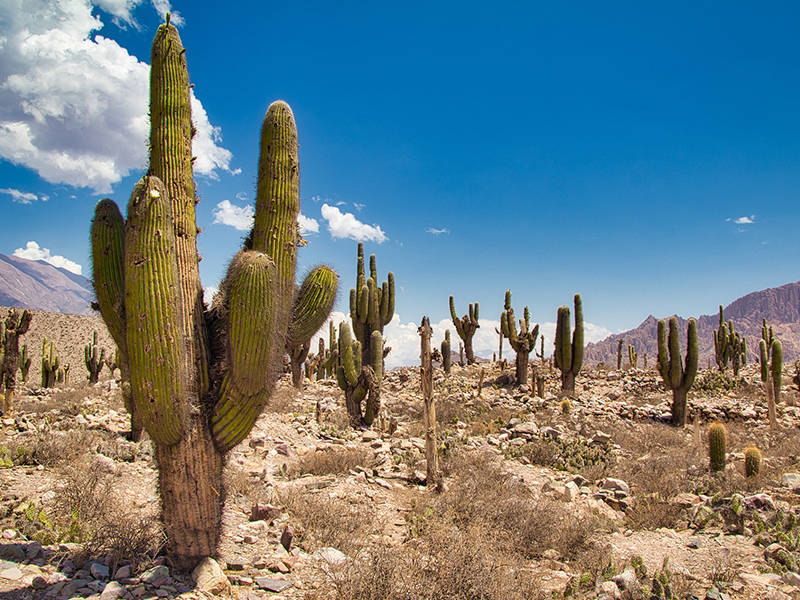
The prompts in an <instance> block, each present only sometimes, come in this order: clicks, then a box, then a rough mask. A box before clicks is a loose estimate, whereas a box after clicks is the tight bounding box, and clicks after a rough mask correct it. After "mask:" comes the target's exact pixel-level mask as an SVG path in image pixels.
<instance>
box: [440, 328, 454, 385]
mask: <svg viewBox="0 0 800 600" xmlns="http://www.w3.org/2000/svg"><path fill="white" fill-rule="evenodd" d="M452 363H453V356H452V350H451V348H450V330H449V329H445V330H444V339H443V340H442V368H443V369H444V374H445V375H450V369H451V367H452Z"/></svg>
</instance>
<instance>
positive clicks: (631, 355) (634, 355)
mask: <svg viewBox="0 0 800 600" xmlns="http://www.w3.org/2000/svg"><path fill="white" fill-rule="evenodd" d="M628 363H629V364H630V365H631V369H635V368H636V367H637V366H638V364H639V353H638V352H636V348H634V347H633V344H628Z"/></svg>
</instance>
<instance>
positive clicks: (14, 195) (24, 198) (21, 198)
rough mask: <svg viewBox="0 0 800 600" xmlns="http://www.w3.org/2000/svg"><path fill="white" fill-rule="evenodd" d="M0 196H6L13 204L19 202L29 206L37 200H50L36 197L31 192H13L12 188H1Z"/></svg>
mask: <svg viewBox="0 0 800 600" xmlns="http://www.w3.org/2000/svg"><path fill="white" fill-rule="evenodd" d="M0 194H8V195H9V196H11V199H12V200H13V201H14V202H19V203H20V204H30V203H31V202H36V201H37V200H41V201H42V202H47V201H48V200H49V199H50V197H49V196H37V195H36V194H32V193H31V192H21V191H19V190H15V189H14V188H2V189H0Z"/></svg>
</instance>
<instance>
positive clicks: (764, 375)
mask: <svg viewBox="0 0 800 600" xmlns="http://www.w3.org/2000/svg"><path fill="white" fill-rule="evenodd" d="M759 350H760V353H759V354H760V357H761V365H760V366H761V381H763V382H764V385H769V384H770V380H771V383H772V394H773V400H774V402H775V404H778V403H779V402H780V401H781V388H782V384H783V345H782V344H781V342H780V340H776V339H775V338H774V337H772V343H771V344H770V346H769V347H768V346H767V342H766V341H765V340H764V339H763V338H762V339H761V341H760V342H759ZM770 356H771V357H772V359H771V360H770Z"/></svg>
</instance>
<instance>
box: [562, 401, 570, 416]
mask: <svg viewBox="0 0 800 600" xmlns="http://www.w3.org/2000/svg"><path fill="white" fill-rule="evenodd" d="M571 410H572V402H570V401H569V398H564V399H563V400H562V401H561V414H563V415H564V416H567V415H568V414H569V413H570V411H571Z"/></svg>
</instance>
